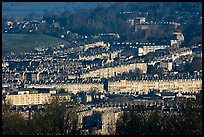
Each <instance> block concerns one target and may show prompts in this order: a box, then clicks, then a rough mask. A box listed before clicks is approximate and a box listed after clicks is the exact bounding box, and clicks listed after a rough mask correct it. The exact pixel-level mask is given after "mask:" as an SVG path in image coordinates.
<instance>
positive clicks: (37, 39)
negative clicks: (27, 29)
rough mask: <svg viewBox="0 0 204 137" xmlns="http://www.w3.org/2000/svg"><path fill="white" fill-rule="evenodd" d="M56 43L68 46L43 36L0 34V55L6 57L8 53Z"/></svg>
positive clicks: (50, 37) (60, 40) (61, 40)
mask: <svg viewBox="0 0 204 137" xmlns="http://www.w3.org/2000/svg"><path fill="white" fill-rule="evenodd" d="M56 43H64V44H70V43H69V42H67V41H64V40H63V39H60V38H56V37H53V36H49V35H43V34H40V35H36V34H2V55H7V54H9V53H10V52H14V53H18V52H26V51H29V50H32V49H34V48H35V47H42V46H48V45H53V44H56Z"/></svg>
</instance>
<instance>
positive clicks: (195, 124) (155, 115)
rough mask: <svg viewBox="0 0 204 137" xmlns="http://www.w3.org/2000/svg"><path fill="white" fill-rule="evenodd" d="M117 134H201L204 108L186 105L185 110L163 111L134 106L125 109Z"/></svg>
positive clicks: (117, 127) (117, 124) (119, 121)
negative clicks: (175, 111) (203, 110)
mask: <svg viewBox="0 0 204 137" xmlns="http://www.w3.org/2000/svg"><path fill="white" fill-rule="evenodd" d="M116 134H117V135H201V134H202V108H193V107H192V104H191V105H188V104H187V105H186V108H185V110H184V111H181V112H177V113H171V112H170V113H163V112H162V111H158V110H154V111H152V112H148V111H144V108H143V107H132V108H129V109H126V110H124V111H123V113H122V115H121V116H120V117H119V119H118V121H117V123H116Z"/></svg>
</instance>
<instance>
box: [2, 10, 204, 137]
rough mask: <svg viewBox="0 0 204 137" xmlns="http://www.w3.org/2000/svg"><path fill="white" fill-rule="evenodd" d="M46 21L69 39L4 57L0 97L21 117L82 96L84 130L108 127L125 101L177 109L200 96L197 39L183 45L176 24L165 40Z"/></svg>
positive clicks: (26, 25) (11, 28)
mask: <svg viewBox="0 0 204 137" xmlns="http://www.w3.org/2000/svg"><path fill="white" fill-rule="evenodd" d="M120 14H130V13H128V12H125V11H124V12H121V13H120ZM45 22H46V21H45V20H32V21H30V22H28V21H15V22H12V21H9V20H8V21H7V22H6V24H3V25H5V26H4V28H2V33H32V32H34V31H37V30H38V29H39V27H42V26H43V23H45ZM127 23H128V24H129V25H130V26H131V27H133V28H134V30H133V31H135V32H137V31H138V30H140V29H142V30H148V29H149V27H151V26H167V25H169V26H172V27H173V28H174V29H176V28H177V27H178V26H181V25H182V23H181V24H180V23H179V22H167V21H161V22H157V21H155V22H153V21H151V22H148V21H146V18H145V17H142V16H139V17H136V18H130V19H128V20H127ZM201 23H202V20H201ZM52 25H53V26H52V27H53V28H55V29H56V30H57V29H58V30H60V33H59V35H58V37H59V38H61V39H71V40H72V42H73V43H74V46H73V45H66V44H64V43H53V45H45V46H44V47H35V48H34V49H33V50H30V51H28V52H25V53H12V54H10V55H7V56H3V57H2V102H6V101H9V102H10V103H11V104H12V105H13V106H14V108H13V111H14V112H17V111H18V112H21V113H22V114H23V115H24V116H25V118H26V119H30V118H32V113H33V112H35V111H38V110H43V109H44V105H45V104H46V103H48V102H49V101H50V99H53V98H56V97H58V98H60V100H62V101H67V102H77V103H79V104H80V107H79V109H78V110H77V116H78V122H79V123H78V124H79V125H80V126H81V127H83V129H84V131H85V133H86V134H97V135H101V134H102V135H108V134H110V132H109V128H110V126H111V128H112V129H113V131H115V129H116V122H117V119H118V117H119V115H120V114H121V113H123V110H125V109H127V108H128V107H129V106H144V108H145V110H146V111H152V110H159V111H161V112H163V113H179V112H181V111H183V110H185V108H186V102H189V101H190V102H191V101H192V102H200V101H202V43H199V44H193V45H190V46H188V47H187V46H183V43H184V42H185V39H186V37H185V36H184V35H183V34H182V32H180V31H174V32H173V33H172V34H171V35H170V36H169V37H168V38H167V40H166V41H165V42H163V43H158V42H157V41H155V42H149V41H146V42H140V41H118V39H119V38H120V35H119V34H116V33H112V32H111V33H100V34H96V35H91V36H88V35H81V34H77V33H74V32H71V31H69V30H66V29H64V28H63V27H60V25H59V23H58V22H55V21H54V20H53V23H52ZM36 44H37V43H36ZM191 107H202V104H201V105H200V106H191ZM90 121H92V123H91V124H90ZM93 129H94V130H93Z"/></svg>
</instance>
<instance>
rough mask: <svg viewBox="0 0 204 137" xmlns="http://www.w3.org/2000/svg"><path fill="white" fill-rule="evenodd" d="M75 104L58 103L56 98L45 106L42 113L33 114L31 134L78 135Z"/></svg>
mask: <svg viewBox="0 0 204 137" xmlns="http://www.w3.org/2000/svg"><path fill="white" fill-rule="evenodd" d="M76 110H77V104H73V103H68V102H64V101H63V102H60V101H59V99H58V98H55V99H53V100H51V103H49V104H46V105H45V108H44V111H37V112H34V115H33V119H32V120H31V129H30V132H31V134H40V135H79V134H81V133H82V132H81V131H80V129H79V128H78V119H77V114H76Z"/></svg>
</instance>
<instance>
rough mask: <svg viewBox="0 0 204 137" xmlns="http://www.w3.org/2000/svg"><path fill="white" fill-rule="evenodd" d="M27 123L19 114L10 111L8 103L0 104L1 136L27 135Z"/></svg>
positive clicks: (10, 107)
mask: <svg viewBox="0 0 204 137" xmlns="http://www.w3.org/2000/svg"><path fill="white" fill-rule="evenodd" d="M27 130H28V128H27V121H26V120H25V119H24V117H23V115H22V114H20V113H19V112H14V111H12V106H11V104H10V103H8V102H6V103H3V104H2V135H21V134H25V135H26V134H28V132H27Z"/></svg>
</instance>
